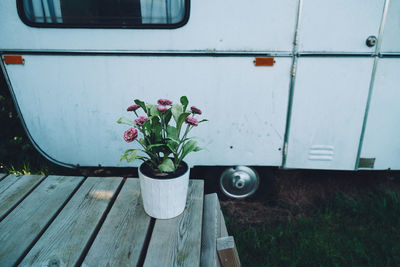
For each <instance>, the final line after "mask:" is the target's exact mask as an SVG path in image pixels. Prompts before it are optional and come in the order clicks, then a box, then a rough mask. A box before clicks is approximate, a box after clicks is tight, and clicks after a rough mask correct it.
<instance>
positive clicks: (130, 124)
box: [117, 117, 135, 126]
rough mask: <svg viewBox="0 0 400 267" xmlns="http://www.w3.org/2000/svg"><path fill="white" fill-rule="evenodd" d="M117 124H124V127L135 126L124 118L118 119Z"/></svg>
mask: <svg viewBox="0 0 400 267" xmlns="http://www.w3.org/2000/svg"><path fill="white" fill-rule="evenodd" d="M117 123H119V124H126V125H129V126H135V124H134V123H133V121H132V120H130V119H128V118H125V117H121V118H119V120H118V121H117Z"/></svg>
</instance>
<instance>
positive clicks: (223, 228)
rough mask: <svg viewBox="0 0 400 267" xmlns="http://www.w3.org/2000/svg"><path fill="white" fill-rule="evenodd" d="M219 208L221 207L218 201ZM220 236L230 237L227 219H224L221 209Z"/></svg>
mask: <svg viewBox="0 0 400 267" xmlns="http://www.w3.org/2000/svg"><path fill="white" fill-rule="evenodd" d="M218 206H219V201H218ZM218 219H219V224H218V225H219V235H218V237H225V236H228V235H229V234H228V229H226V224H225V219H224V214H223V213H222V211H221V209H219V217H218Z"/></svg>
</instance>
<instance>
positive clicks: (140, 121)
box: [135, 116, 147, 126]
mask: <svg viewBox="0 0 400 267" xmlns="http://www.w3.org/2000/svg"><path fill="white" fill-rule="evenodd" d="M146 121H147V117H145V116H140V117H139V118H137V119H136V120H135V123H136V125H137V126H143V124H144V123H145V122H146Z"/></svg>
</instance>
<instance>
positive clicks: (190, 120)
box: [185, 116, 199, 126]
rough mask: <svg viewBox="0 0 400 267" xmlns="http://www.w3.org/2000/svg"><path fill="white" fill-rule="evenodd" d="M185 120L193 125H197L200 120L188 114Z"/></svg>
mask: <svg viewBox="0 0 400 267" xmlns="http://www.w3.org/2000/svg"><path fill="white" fill-rule="evenodd" d="M185 122H186V123H187V124H189V125H192V126H197V125H199V122H198V121H197V119H196V118H194V117H191V116H187V118H186V120H185Z"/></svg>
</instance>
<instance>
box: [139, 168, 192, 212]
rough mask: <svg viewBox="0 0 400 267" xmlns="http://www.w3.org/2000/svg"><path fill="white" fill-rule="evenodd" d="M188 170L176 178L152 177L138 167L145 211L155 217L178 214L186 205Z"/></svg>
mask: <svg viewBox="0 0 400 267" xmlns="http://www.w3.org/2000/svg"><path fill="white" fill-rule="evenodd" d="M189 172H190V168H187V170H186V172H185V173H184V174H183V175H181V176H179V177H176V178H169V179H160V178H152V177H149V176H147V175H145V174H143V173H142V171H141V167H139V181H140V190H141V195H142V200H143V207H144V210H145V212H146V213H147V214H148V215H149V216H151V217H154V218H157V219H171V218H174V217H176V216H178V215H180V214H181V213H182V212H183V211H184V209H185V206H186V198H187V191H188V185H189Z"/></svg>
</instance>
